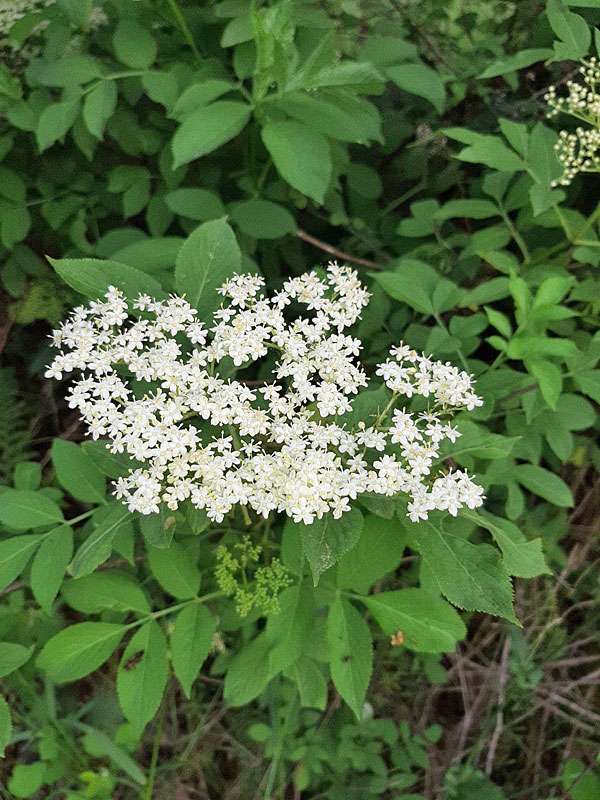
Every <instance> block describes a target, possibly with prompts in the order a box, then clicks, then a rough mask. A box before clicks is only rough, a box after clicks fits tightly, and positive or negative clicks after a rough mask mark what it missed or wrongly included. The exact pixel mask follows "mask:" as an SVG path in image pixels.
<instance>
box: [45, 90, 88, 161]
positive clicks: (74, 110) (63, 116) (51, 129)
mask: <svg viewBox="0 0 600 800" xmlns="http://www.w3.org/2000/svg"><path fill="white" fill-rule="evenodd" d="M80 107H81V102H80V101H79V99H77V100H65V101H64V102H62V103H52V104H51V105H49V106H46V108H45V109H44V110H43V111H42V113H41V114H40V118H39V120H38V124H37V129H36V138H37V143H38V148H39V151H40V153H43V152H44V150H47V149H48V148H49V147H52V145H53V144H54V142H57V141H58V140H59V139H62V137H63V136H64V135H65V134H66V133H67V131H68V130H70V129H71V128H72V127H73V124H74V123H75V120H76V119H77V115H78V114H79V109H80Z"/></svg>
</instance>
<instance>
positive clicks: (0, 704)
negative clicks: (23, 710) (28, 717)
mask: <svg viewBox="0 0 600 800" xmlns="http://www.w3.org/2000/svg"><path fill="white" fill-rule="evenodd" d="M11 738H12V721H11V719H10V709H9V707H8V703H7V702H6V700H5V699H4V698H3V697H0V758H2V756H4V752H5V750H6V748H7V747H8V745H9V744H10V740H11Z"/></svg>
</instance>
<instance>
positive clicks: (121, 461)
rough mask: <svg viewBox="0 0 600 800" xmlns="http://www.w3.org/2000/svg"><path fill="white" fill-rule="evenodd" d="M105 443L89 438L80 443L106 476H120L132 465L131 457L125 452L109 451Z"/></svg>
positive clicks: (101, 440)
mask: <svg viewBox="0 0 600 800" xmlns="http://www.w3.org/2000/svg"><path fill="white" fill-rule="evenodd" d="M107 443H108V442H107V441H105V440H103V439H98V440H97V441H93V440H92V439H89V440H88V441H86V442H82V443H81V448H82V450H83V452H84V453H85V454H86V455H88V456H89V457H90V458H91V460H92V461H93V462H94V464H95V465H96V466H97V467H98V469H99V470H100V472H102V473H103V474H104V475H106V476H107V477H108V478H113V479H116V478H122V477H123V476H124V475H127V473H128V472H129V470H130V469H132V467H133V466H134V464H133V463H132V459H131V458H130V457H129V456H128V455H127V454H126V453H111V452H110V450H108V448H107Z"/></svg>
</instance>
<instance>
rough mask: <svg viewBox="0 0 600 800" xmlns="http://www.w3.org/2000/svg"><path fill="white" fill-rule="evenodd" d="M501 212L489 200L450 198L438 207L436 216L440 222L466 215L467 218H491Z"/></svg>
mask: <svg viewBox="0 0 600 800" xmlns="http://www.w3.org/2000/svg"><path fill="white" fill-rule="evenodd" d="M498 216H500V212H499V211H498V208H497V207H496V206H495V205H494V203H492V202H490V201H489V200H477V199H474V200H449V201H448V202H447V203H444V205H443V206H442V207H441V208H440V209H438V210H437V211H436V212H435V214H434V217H435V219H437V220H439V221H440V222H444V221H445V220H447V219H455V218H462V217H466V218H467V219H489V218H490V217H498Z"/></svg>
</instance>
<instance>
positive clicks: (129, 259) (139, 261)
mask: <svg viewBox="0 0 600 800" xmlns="http://www.w3.org/2000/svg"><path fill="white" fill-rule="evenodd" d="M184 241H185V239H184V238H183V237H182V236H152V237H151V238H149V239H144V240H143V241H140V242H132V243H131V244H128V245H126V246H125V247H123V248H121V249H120V250H117V251H116V252H115V253H113V255H114V258H115V260H116V261H120V262H121V263H123V264H129V266H130V267H135V269H139V270H142V271H143V272H145V273H147V274H152V273H155V272H161V271H162V270H165V269H168V270H172V269H173V267H174V266H175V262H176V261H177V254H178V253H179V251H180V250H181V246H182V245H183V243H184Z"/></svg>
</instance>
